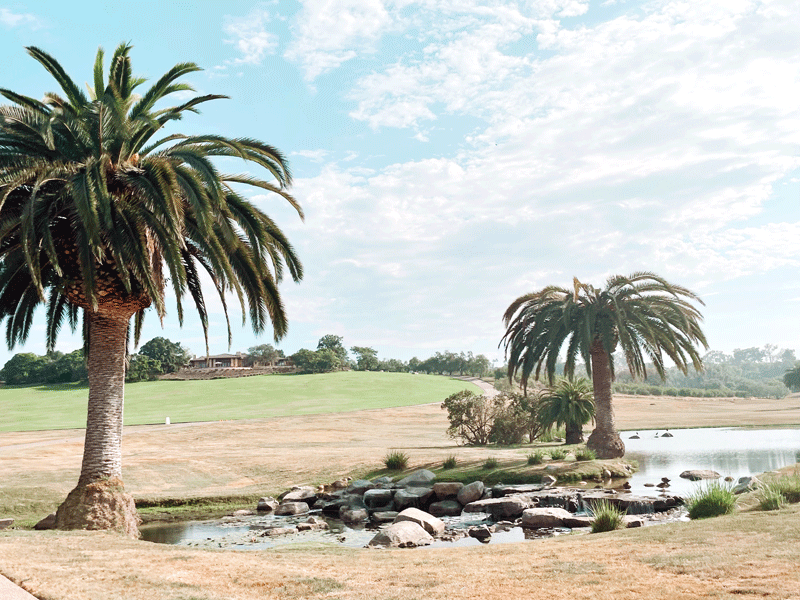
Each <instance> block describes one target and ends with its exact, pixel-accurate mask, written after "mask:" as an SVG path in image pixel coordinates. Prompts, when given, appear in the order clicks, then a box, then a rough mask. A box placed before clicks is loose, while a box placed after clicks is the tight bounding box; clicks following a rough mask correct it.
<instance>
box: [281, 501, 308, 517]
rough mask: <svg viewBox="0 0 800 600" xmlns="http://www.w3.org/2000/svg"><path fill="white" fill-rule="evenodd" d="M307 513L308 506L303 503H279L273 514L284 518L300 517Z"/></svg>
mask: <svg viewBox="0 0 800 600" xmlns="http://www.w3.org/2000/svg"><path fill="white" fill-rule="evenodd" d="M308 511H309V508H308V504H306V503H305V502H281V504H280V506H278V508H276V509H275V514H276V515H278V516H283V517H286V516H291V515H302V514H305V513H307V512H308Z"/></svg>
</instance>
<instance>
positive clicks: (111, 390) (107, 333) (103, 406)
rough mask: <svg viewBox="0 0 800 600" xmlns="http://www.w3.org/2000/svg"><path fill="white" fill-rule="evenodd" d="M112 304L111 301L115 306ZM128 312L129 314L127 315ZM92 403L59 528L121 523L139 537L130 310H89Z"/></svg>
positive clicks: (114, 526) (112, 526)
mask: <svg viewBox="0 0 800 600" xmlns="http://www.w3.org/2000/svg"><path fill="white" fill-rule="evenodd" d="M109 308H110V307H109ZM126 315H127V316H126ZM86 318H87V319H88V327H89V356H88V364H87V367H88V376H89V406H88V411H87V418H86V441H85V443H84V447H83V463H82V465H81V474H80V478H79V479H78V485H77V487H76V488H75V489H74V490H72V492H70V494H69V496H68V497H67V499H66V500H65V501H64V503H63V504H62V505H61V506H60V507H59V508H58V512H57V513H56V526H57V527H58V528H59V529H116V530H120V531H122V532H124V533H126V534H128V535H131V536H133V537H138V533H139V532H138V516H137V514H136V508H135V506H134V503H133V498H132V497H131V496H129V495H128V494H125V491H124V487H123V484H122V452H121V445H120V444H121V441H122V415H123V401H124V393H125V354H126V341H127V335H128V321H129V319H130V315H128V314H127V311H119V310H117V311H114V310H113V309H112V310H103V311H102V312H96V311H91V310H87V311H86Z"/></svg>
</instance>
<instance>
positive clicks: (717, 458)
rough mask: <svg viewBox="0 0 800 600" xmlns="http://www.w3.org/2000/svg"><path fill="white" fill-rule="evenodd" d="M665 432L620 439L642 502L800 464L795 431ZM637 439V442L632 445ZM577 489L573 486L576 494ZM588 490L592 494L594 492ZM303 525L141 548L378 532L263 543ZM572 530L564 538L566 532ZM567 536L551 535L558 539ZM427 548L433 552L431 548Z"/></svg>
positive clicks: (163, 532) (204, 535) (466, 523)
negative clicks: (695, 477) (707, 473)
mask: <svg viewBox="0 0 800 600" xmlns="http://www.w3.org/2000/svg"><path fill="white" fill-rule="evenodd" d="M664 433H665V431H664V430H659V431H655V430H649V431H645V430H640V431H638V432H634V431H627V432H621V436H622V439H623V440H624V442H625V446H626V455H625V456H626V458H630V459H632V460H635V461H637V462H638V464H639V470H638V471H637V472H636V473H635V474H634V476H633V477H631V479H630V480H629V483H630V485H631V490H630V491H631V492H632V493H635V494H638V495H643V496H657V495H658V492H659V491H658V489H657V488H654V487H648V486H646V485H645V484H647V483H650V484H657V483H659V482H660V481H661V478H662V477H667V478H669V479H670V481H671V483H670V487H669V489H668V490H667V492H668V493H669V494H670V495H678V496H687V495H688V494H690V493H692V492H693V491H694V490H696V489H697V487H698V485H699V484H698V483H696V482H691V481H688V480H685V479H681V478H680V474H681V473H682V472H683V471H686V470H690V469H711V470H714V471H717V472H718V473H720V475H722V476H723V477H726V476H727V477H732V478H733V479H734V480H736V479H738V478H739V477H743V476H746V475H756V474H758V473H763V472H765V471H771V470H773V469H779V468H781V467H785V466H788V465H792V464H795V463H797V462H800V429H798V428H794V429H743V428H713V429H675V430H670V431H669V433H670V434H671V436H672V437H665V436H664ZM634 435H638V439H635V438H634V439H631V437H632V436H634ZM573 487H574V486H573ZM592 487H593V486H592ZM485 517H486V515H482V514H481V513H472V514H469V513H464V514H463V515H462V516H461V517H446V518H443V520H444V521H445V522H446V523H448V526H449V527H464V528H467V527H470V526H473V525H481V524H485V523H488V522H489V521H488V519H486V518H485ZM305 518H307V516H305V517H302V518H294V519H292V518H287V517H275V516H273V515H253V516H245V517H240V518H235V519H234V518H226V519H222V520H216V521H207V522H189V523H177V524H168V525H164V524H153V525H145V526H143V527H142V528H141V532H142V539H143V540H145V541H150V542H156V543H163V544H180V545H188V546H202V547H206V548H230V549H235V550H245V549H249V550H253V549H264V548H272V547H276V546H280V545H285V544H297V543H299V542H302V543H309V542H310V543H313V542H328V543H330V542H335V543H339V544H342V545H344V546H350V547H354V548H361V547H364V546H365V545H366V544H367V543H368V542H369V541H370V540H371V539H372V537H373V536H374V535H375V533H376V529H375V528H369V527H364V526H353V527H350V526H346V525H344V524H343V523H342V522H341V521H339V520H337V519H327V518H326V519H325V520H326V522H327V524H328V527H329V529H328V530H325V531H313V532H304V533H302V534H297V535H288V536H284V537H263V536H262V535H261V534H262V533H263V532H264V530H265V529H266V528H268V527H270V526H273V525H275V524H287V525H288V524H292V523H297V522H299V521H301V520H304V519H305ZM568 531H569V530H566V532H568ZM564 532H565V531H552V532H549V534H556V535H558V534H560V533H564ZM535 535H536V534H535V533H532V532H531V531H530V530H523V529H522V528H520V527H514V528H512V529H510V530H508V531H499V532H497V533H495V534H494V535H493V536H492V538H491V541H490V543H492V544H502V543H513V542H520V541H523V540H525V539H529V538H530V537H532V536H535ZM469 545H480V542H479V541H478V540H476V539H474V538H470V537H466V538H461V539H458V540H456V541H455V542H444V541H437V542H435V543H434V544H433V545H432V547H434V548H435V547H452V546H469ZM429 547H431V546H429Z"/></svg>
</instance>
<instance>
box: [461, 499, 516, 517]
mask: <svg viewBox="0 0 800 600" xmlns="http://www.w3.org/2000/svg"><path fill="white" fill-rule="evenodd" d="M526 508H530V503H529V501H526V500H525V499H523V498H521V497H520V496H507V497H505V498H490V499H488V500H476V501H475V502H470V503H469V504H467V505H466V506H465V507H464V512H469V513H473V512H482V513H488V514H490V515H491V516H492V518H493V519H495V520H500V519H516V518H517V517H519V516H520V515H521V514H522V513H523V511H524V510H525V509H526Z"/></svg>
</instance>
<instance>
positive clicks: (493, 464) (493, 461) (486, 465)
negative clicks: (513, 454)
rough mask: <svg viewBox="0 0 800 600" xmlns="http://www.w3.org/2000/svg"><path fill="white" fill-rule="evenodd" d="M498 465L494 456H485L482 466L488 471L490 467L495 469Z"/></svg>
mask: <svg viewBox="0 0 800 600" xmlns="http://www.w3.org/2000/svg"><path fill="white" fill-rule="evenodd" d="M498 465H499V463H498V462H497V459H496V458H487V459H486V462H485V463H483V468H484V469H486V470H487V471H488V470H490V469H496V468H497V466H498Z"/></svg>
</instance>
